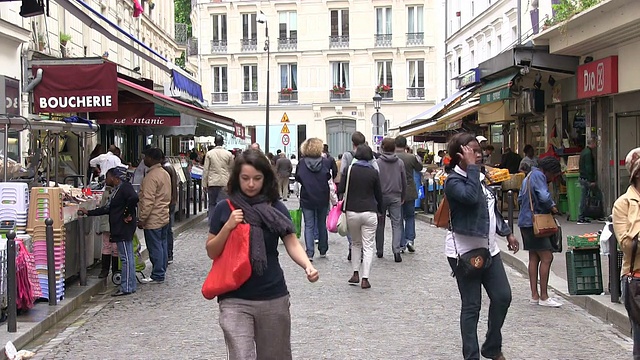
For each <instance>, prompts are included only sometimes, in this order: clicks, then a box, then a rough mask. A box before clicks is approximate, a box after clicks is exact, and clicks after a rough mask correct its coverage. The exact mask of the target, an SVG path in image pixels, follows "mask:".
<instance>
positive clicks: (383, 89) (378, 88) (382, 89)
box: [376, 84, 391, 94]
mask: <svg viewBox="0 0 640 360" xmlns="http://www.w3.org/2000/svg"><path fill="white" fill-rule="evenodd" d="M389 90H391V86H389V85H385V84H380V85H378V86H376V92H377V93H378V94H386V93H388V92H389Z"/></svg>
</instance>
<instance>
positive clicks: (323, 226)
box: [296, 138, 331, 261]
mask: <svg viewBox="0 0 640 360" xmlns="http://www.w3.org/2000/svg"><path fill="white" fill-rule="evenodd" d="M300 153H301V154H302V159H301V160H300V163H298V167H297V168H296V181H298V182H299V183H300V185H302V189H301V190H300V207H301V208H302V217H303V218H304V242H305V245H306V251H307V256H308V257H309V259H310V260H312V261H313V257H314V255H315V244H314V240H315V238H314V228H317V229H318V237H317V239H318V251H319V252H320V256H321V257H325V256H326V254H327V251H328V250H329V233H328V232H327V223H326V221H327V212H328V211H329V183H328V181H329V180H330V179H331V164H330V161H329V159H327V158H324V157H323V156H322V140H320V139H318V138H310V139H307V140H305V141H304V142H303V143H302V146H300Z"/></svg>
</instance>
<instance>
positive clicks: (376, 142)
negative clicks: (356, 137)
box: [373, 135, 384, 146]
mask: <svg viewBox="0 0 640 360" xmlns="http://www.w3.org/2000/svg"><path fill="white" fill-rule="evenodd" d="M383 138H384V136H382V135H373V144H374V145H376V146H381V145H382V139H383Z"/></svg>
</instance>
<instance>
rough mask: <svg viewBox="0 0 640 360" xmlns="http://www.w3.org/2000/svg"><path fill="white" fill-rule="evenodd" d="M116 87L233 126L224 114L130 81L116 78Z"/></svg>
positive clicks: (172, 107)
mask: <svg viewBox="0 0 640 360" xmlns="http://www.w3.org/2000/svg"><path fill="white" fill-rule="evenodd" d="M118 88H119V89H121V90H126V91H129V92H131V93H133V94H135V95H137V96H140V97H142V98H145V99H147V100H149V101H152V102H154V103H156V104H158V105H161V106H164V107H167V108H170V109H173V110H175V111H178V112H180V113H182V114H187V115H191V116H195V117H199V118H202V119H205V120H209V121H213V122H216V123H218V124H221V125H226V126H231V127H233V126H234V123H235V122H234V120H233V119H231V118H228V117H226V116H222V115H218V114H216V113H213V112H211V111H208V110H205V109H201V108H199V107H197V106H194V105H191V104H187V103H185V102H182V101H180V100H177V99H174V98H172V97H170V96H167V95H164V94H161V93H159V92H156V91H153V90H151V89H147V88H145V87H143V86H140V85H138V84H134V83H132V82H131V81H128V80H125V79H122V78H118Z"/></svg>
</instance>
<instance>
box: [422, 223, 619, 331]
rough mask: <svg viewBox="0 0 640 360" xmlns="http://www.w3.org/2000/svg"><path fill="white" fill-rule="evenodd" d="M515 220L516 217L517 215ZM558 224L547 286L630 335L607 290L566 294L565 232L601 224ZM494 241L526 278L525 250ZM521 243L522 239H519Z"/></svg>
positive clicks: (605, 281)
mask: <svg viewBox="0 0 640 360" xmlns="http://www.w3.org/2000/svg"><path fill="white" fill-rule="evenodd" d="M515 216H516V219H517V215H515ZM416 219H417V220H420V221H424V222H427V223H429V224H433V214H425V213H418V212H417V213H416ZM558 220H559V222H560V225H561V226H562V234H563V245H562V250H563V252H562V253H556V254H554V261H553V265H552V266H551V275H550V276H549V287H550V288H552V289H553V290H554V291H555V293H556V294H558V295H559V296H562V297H563V298H565V299H567V300H568V301H570V302H572V303H574V304H576V305H578V306H580V307H582V308H584V309H585V310H587V311H588V312H589V313H590V314H591V315H593V316H597V317H599V318H600V319H602V320H604V321H606V322H609V323H611V324H613V325H614V326H616V327H617V328H618V329H619V330H620V331H622V332H623V333H625V334H627V335H629V334H631V327H630V324H629V317H628V316H627V311H626V310H625V308H624V305H622V304H620V303H612V302H611V297H610V295H609V294H608V293H607V294H606V295H605V294H604V293H603V294H601V295H569V290H568V285H567V262H566V258H565V252H566V250H567V240H566V238H567V235H582V234H584V233H591V232H597V231H598V230H602V228H603V227H604V224H602V223H593V224H588V225H577V224H576V223H575V222H568V221H567V220H566V218H563V219H560V218H558ZM514 233H515V235H516V237H517V238H518V239H520V230H519V229H518V227H517V225H516V226H514ZM498 239H499V240H498V244H499V246H500V250H501V251H502V259H503V260H504V261H505V262H506V263H507V264H509V265H511V266H512V267H513V268H515V269H517V270H518V271H520V272H521V273H523V274H524V276H525V277H527V278H528V276H529V275H528V270H527V264H528V261H529V255H528V252H527V251H524V250H520V251H519V252H518V253H517V254H513V253H512V252H511V251H509V250H508V249H507V241H506V239H502V238H498ZM520 243H521V244H522V241H520ZM601 262H602V285H603V288H604V289H605V292H606V291H607V289H608V285H609V258H608V256H601Z"/></svg>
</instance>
